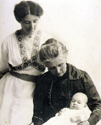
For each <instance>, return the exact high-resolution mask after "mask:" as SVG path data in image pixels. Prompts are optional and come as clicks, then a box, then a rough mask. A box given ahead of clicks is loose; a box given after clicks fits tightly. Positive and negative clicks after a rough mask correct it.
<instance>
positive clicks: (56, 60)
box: [44, 54, 66, 67]
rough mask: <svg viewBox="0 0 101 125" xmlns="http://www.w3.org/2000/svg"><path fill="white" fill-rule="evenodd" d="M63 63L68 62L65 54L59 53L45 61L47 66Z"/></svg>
mask: <svg viewBox="0 0 101 125" xmlns="http://www.w3.org/2000/svg"><path fill="white" fill-rule="evenodd" d="M62 63H66V59H65V56H64V55H63V54H62V55H59V56H58V57H56V58H51V59H47V60H45V61H44V64H45V66H46V67H56V66H58V65H60V64H62Z"/></svg>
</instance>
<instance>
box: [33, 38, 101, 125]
mask: <svg viewBox="0 0 101 125" xmlns="http://www.w3.org/2000/svg"><path fill="white" fill-rule="evenodd" d="M67 53H68V50H67V49H66V47H65V46H64V45H63V44H62V43H60V42H59V41H57V40H55V39H53V38H51V39H48V40H47V41H46V42H45V43H44V44H43V45H42V46H41V50H40V59H41V61H42V62H43V63H44V64H45V66H46V67H47V68H48V72H46V73H44V74H43V75H41V76H40V77H38V79H37V84H36V89H35V98H34V103H35V110H34V111H35V115H34V117H33V121H34V122H35V125H39V123H41V122H46V121H47V120H48V119H50V118H51V117H53V116H54V115H55V114H56V113H57V112H58V111H60V109H62V108H64V107H69V104H70V101H71V98H72V96H73V94H75V93H77V92H83V93H85V94H86V95H87V97H88V103H87V104H88V107H89V108H90V110H91V111H92V113H91V116H90V118H89V119H88V120H87V121H84V122H80V123H78V125H95V124H96V123H97V122H98V121H99V120H100V119H101V99H100V96H99V94H98V92H97V90H96V87H95V85H94V84H93V82H92V80H91V78H90V76H89V75H88V73H86V72H85V71H82V70H80V69H77V68H76V67H75V66H73V65H71V64H69V63H67V58H66V57H67ZM41 124H42V123H41Z"/></svg>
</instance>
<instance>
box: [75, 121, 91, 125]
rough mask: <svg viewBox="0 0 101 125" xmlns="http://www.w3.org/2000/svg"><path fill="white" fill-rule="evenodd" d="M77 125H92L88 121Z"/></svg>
mask: <svg viewBox="0 0 101 125" xmlns="http://www.w3.org/2000/svg"><path fill="white" fill-rule="evenodd" d="M77 125H90V124H89V122H88V121H82V122H79V123H78V124H77Z"/></svg>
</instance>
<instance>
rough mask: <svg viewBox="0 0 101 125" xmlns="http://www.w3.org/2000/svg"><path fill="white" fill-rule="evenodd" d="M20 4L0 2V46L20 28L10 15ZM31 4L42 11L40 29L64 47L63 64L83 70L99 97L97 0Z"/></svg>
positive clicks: (100, 4)
mask: <svg viewBox="0 0 101 125" xmlns="http://www.w3.org/2000/svg"><path fill="white" fill-rule="evenodd" d="M20 1H21V0H0V43H1V42H2V40H3V39H4V38H5V37H6V36H8V35H9V34H11V33H12V32H14V31H15V30H17V29H19V28H20V25H19V23H18V22H16V20H15V18H14V15H13V9H14V5H15V4H16V3H19V2H20ZM35 1H36V2H38V3H39V4H40V5H41V6H42V7H43V9H44V15H43V17H42V19H41V20H42V22H41V26H42V28H43V29H44V30H45V31H46V32H47V33H49V34H51V35H52V36H53V37H55V38H56V39H58V40H60V41H61V42H63V43H64V44H65V45H66V46H67V48H68V50H69V53H68V56H67V61H68V62H69V63H71V64H73V65H75V66H76V67H77V68H80V69H82V70H85V71H87V72H88V73H89V75H90V76H91V78H92V80H93V81H94V84H95V86H96V87H97V90H98V92H99V93H100V95H101V0H35ZM100 124H101V122H100V123H99V125H100Z"/></svg>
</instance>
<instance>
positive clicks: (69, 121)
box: [42, 92, 91, 125]
mask: <svg viewBox="0 0 101 125" xmlns="http://www.w3.org/2000/svg"><path fill="white" fill-rule="evenodd" d="M87 101H88V98H87V96H86V95H85V94H84V93H81V92H78V93H76V94H74V95H73V97H72V100H71V103H70V108H63V109H62V110H60V112H58V113H57V114H56V115H55V117H52V118H50V119H49V120H48V121H47V122H45V123H44V124H42V125H77V124H78V123H79V122H81V121H86V120H87V119H88V118H89V116H90V114H91V111H90V110H89V108H88V106H87Z"/></svg>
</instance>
